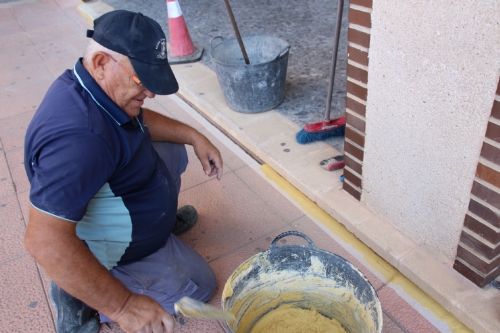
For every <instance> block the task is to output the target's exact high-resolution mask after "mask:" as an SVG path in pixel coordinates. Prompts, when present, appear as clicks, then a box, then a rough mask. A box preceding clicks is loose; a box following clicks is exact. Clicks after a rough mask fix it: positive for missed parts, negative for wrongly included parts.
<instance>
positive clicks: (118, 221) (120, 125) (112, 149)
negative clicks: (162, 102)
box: [24, 59, 177, 269]
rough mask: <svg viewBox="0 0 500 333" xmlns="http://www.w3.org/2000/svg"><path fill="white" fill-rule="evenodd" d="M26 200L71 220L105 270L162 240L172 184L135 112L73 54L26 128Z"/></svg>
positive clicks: (173, 199)
mask: <svg viewBox="0 0 500 333" xmlns="http://www.w3.org/2000/svg"><path fill="white" fill-rule="evenodd" d="M24 154H25V155H24V160H25V168H26V173H27V175H28V178H29V181H30V183H31V189H30V201H31V204H32V205H33V206H34V207H35V208H37V209H39V210H41V211H43V212H45V213H47V214H50V215H53V216H56V217H58V218H61V219H64V220H67V221H71V222H76V223H77V227H76V232H77V235H78V237H79V238H80V239H82V240H83V241H85V243H86V244H87V245H88V247H89V248H90V250H91V251H92V253H93V254H94V255H95V256H96V257H97V259H98V260H99V262H100V263H101V264H103V265H104V266H106V267H107V268H108V269H111V268H113V267H114V266H116V265H118V264H122V263H127V262H132V261H135V260H139V259H141V258H144V257H146V256H148V255H149V254H151V253H153V252H155V251H156V250H158V249H159V248H160V247H161V246H163V245H164V244H165V242H166V240H167V238H168V236H169V235H170V233H171V231H172V229H173V226H174V224H175V220H176V211H177V191H176V187H175V185H174V183H173V180H172V177H171V176H170V173H169V171H168V169H167V167H166V166H165V163H164V162H163V161H162V160H161V158H159V156H158V154H157V153H156V151H155V150H154V148H153V147H152V145H151V135H150V133H149V131H148V128H147V126H146V125H145V124H144V123H143V121H142V111H141V114H140V115H139V116H137V117H136V118H134V119H131V118H130V117H129V116H128V115H127V114H126V113H125V112H124V111H123V110H122V109H120V108H119V107H118V105H116V104H115V103H114V102H113V101H112V100H111V99H110V98H109V97H108V96H107V95H106V93H105V92H104V91H103V90H102V89H101V88H100V87H99V85H98V84H97V82H96V81H95V80H94V79H93V78H92V77H91V76H90V74H89V73H88V72H87V70H86V69H85V68H84V67H83V65H82V63H81V59H80V60H79V61H77V63H76V65H75V67H74V68H73V70H67V71H66V72H64V73H63V74H62V75H61V76H60V77H59V78H58V79H57V80H56V81H55V82H54V83H53V84H52V86H51V87H50V89H49V90H48V92H47V94H46V95H45V97H44V99H43V101H42V103H41V104H40V107H39V108H38V110H37V112H36V113H35V115H34V117H33V119H32V121H31V123H30V125H29V127H28V130H27V133H26V139H25V152H24Z"/></svg>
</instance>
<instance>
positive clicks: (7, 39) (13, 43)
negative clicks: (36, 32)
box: [0, 31, 34, 65]
mask: <svg viewBox="0 0 500 333" xmlns="http://www.w3.org/2000/svg"><path fill="white" fill-rule="evenodd" d="M30 45H34V44H33V41H32V40H31V39H30V38H29V37H28V36H26V33H25V32H24V31H20V32H17V33H12V34H8V35H1V34H0V52H1V51H2V50H7V49H17V48H23V47H26V46H30ZM15 65H18V64H15Z"/></svg>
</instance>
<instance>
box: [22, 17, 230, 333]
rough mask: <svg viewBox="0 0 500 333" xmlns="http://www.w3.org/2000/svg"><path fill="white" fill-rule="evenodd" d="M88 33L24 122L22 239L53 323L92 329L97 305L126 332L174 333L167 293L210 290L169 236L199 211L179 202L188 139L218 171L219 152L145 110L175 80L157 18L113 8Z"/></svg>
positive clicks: (211, 282)
mask: <svg viewBox="0 0 500 333" xmlns="http://www.w3.org/2000/svg"><path fill="white" fill-rule="evenodd" d="M87 35H88V37H92V40H91V41H90V42H89V46H88V48H87V50H86V53H85V56H84V58H83V59H79V60H78V61H77V63H76V65H75V66H74V68H73V70H67V71H66V72H65V73H63V74H62V75H61V76H60V77H59V78H58V79H57V80H56V81H55V82H54V83H53V84H52V86H51V87H50V89H49V91H48V92H47V94H46V96H45V98H44V100H43V102H42V103H41V104H40V107H39V109H38V110H37V113H36V114H35V116H34V117H33V120H32V122H31V124H30V126H29V128H28V130H27V134H26V140H25V166H26V172H27V175H28V178H29V180H30V183H31V189H30V201H31V207H30V217H29V225H28V228H27V231H26V237H25V246H26V249H27V250H28V252H29V253H30V254H31V255H32V256H33V257H34V258H35V259H36V260H37V261H38V263H39V264H40V265H41V266H42V267H43V269H44V270H45V271H46V272H47V274H48V275H49V276H50V277H51V279H52V280H53V282H52V284H51V288H50V297H51V301H52V304H53V306H54V308H55V310H56V314H57V323H56V326H57V331H58V332H59V333H61V332H78V333H91V332H98V330H99V325H100V324H99V320H98V319H97V317H96V316H95V315H93V314H92V311H93V309H95V310H97V311H99V314H100V319H101V322H109V321H116V322H118V323H119V325H120V326H121V327H122V329H124V330H125V331H126V332H142V333H145V332H164V330H165V331H166V332H173V327H174V320H173V317H172V315H171V314H173V311H174V309H173V305H174V303H175V302H176V301H177V300H179V299H180V298H181V297H183V296H190V297H192V298H195V299H198V300H200V301H204V302H206V301H208V300H209V299H210V298H211V296H212V294H213V292H214V289H215V275H214V273H213V271H212V269H211V268H210V266H209V265H208V263H207V262H206V261H205V260H204V259H203V258H202V257H201V256H200V255H199V254H197V253H196V252H195V251H194V250H193V249H191V248H190V247H189V246H187V245H186V244H185V243H183V242H182V241H181V240H180V239H178V238H177V237H176V236H175V234H180V233H182V232H186V231H187V230H189V229H190V228H191V227H192V226H193V225H194V223H195V222H196V219H197V213H196V210H195V209H194V207H192V206H185V207H181V208H180V209H179V210H177V198H178V194H179V190H180V175H181V173H182V172H183V171H184V170H185V167H186V164H187V154H186V150H185V148H184V144H190V145H192V146H193V148H194V151H195V153H196V156H197V157H198V158H199V160H200V162H201V164H202V167H203V170H204V171H205V173H206V174H207V175H208V176H210V177H211V176H214V175H217V178H218V179H219V180H220V178H221V176H222V158H221V156H220V153H219V151H218V150H217V149H216V148H215V147H214V146H213V145H212V144H211V143H210V142H209V141H208V139H207V138H205V137H204V136H203V135H201V134H200V133H199V132H197V131H196V130H195V129H193V128H191V127H189V126H187V125H185V124H182V123H180V122H177V121H175V120H173V119H170V118H167V117H164V116H162V115H160V114H157V113H155V112H152V111H150V110H147V109H144V108H141V106H142V105H143V103H144V99H145V98H147V97H149V98H153V97H155V94H173V93H175V92H176V91H177V90H178V84H177V81H176V79H175V77H174V75H173V73H172V70H171V68H170V67H169V64H168V61H167V55H166V52H165V47H164V46H165V35H164V33H163V31H162V30H161V28H160V26H159V25H158V23H157V22H155V21H153V20H152V19H150V18H148V17H145V16H143V15H142V14H140V13H132V12H128V11H113V12H110V13H107V14H105V15H103V16H101V17H100V18H98V19H97V20H95V24H94V31H89V32H88V33H87ZM152 141H154V142H152Z"/></svg>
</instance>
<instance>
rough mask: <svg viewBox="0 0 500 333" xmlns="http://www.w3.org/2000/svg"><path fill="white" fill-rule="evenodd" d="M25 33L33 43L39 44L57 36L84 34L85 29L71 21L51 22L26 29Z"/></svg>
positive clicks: (55, 38) (57, 37)
mask: <svg viewBox="0 0 500 333" xmlns="http://www.w3.org/2000/svg"><path fill="white" fill-rule="evenodd" d="M27 34H28V36H29V37H30V38H31V40H33V42H34V43H35V44H41V43H46V42H50V41H53V40H57V39H59V38H66V37H67V36H72V35H73V36H78V35H81V34H85V31H84V30H83V28H82V27H81V26H79V25H78V24H77V23H76V22H74V21H71V22H62V23H56V24H51V25H49V26H46V27H41V28H40V29H37V30H32V31H28V32H27Z"/></svg>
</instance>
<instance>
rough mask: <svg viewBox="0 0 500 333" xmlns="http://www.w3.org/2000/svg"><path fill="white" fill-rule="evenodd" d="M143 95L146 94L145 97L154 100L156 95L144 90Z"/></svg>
mask: <svg viewBox="0 0 500 333" xmlns="http://www.w3.org/2000/svg"><path fill="white" fill-rule="evenodd" d="M144 93H145V94H146V96H148V97H149V98H155V96H156V94H155V93H152V92H151V91H149V90H147V89H146V88H144Z"/></svg>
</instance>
